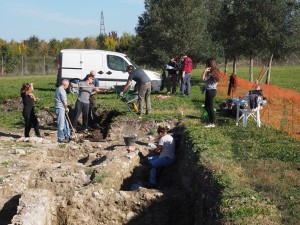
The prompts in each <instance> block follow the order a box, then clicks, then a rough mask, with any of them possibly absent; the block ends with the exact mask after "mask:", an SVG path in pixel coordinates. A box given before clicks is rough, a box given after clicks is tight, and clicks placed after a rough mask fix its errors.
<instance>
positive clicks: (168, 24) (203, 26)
mask: <svg viewBox="0 0 300 225" xmlns="http://www.w3.org/2000/svg"><path fill="white" fill-rule="evenodd" d="M209 4H211V3H210V1H208V0H202V1H199V0H189V1H186V0H178V1H176V2H174V1H172V0H145V9H146V11H145V12H144V13H143V14H142V15H141V16H140V17H139V20H138V25H137V27H136V32H137V35H138V36H139V43H138V46H137V47H138V52H139V55H140V59H139V61H140V62H141V63H145V64H151V65H152V66H159V65H162V64H163V63H164V62H165V61H166V60H168V58H169V57H168V56H169V55H170V54H175V55H178V54H179V53H180V52H182V51H185V52H187V53H188V54H189V55H190V56H192V58H193V60H194V61H199V60H201V59H204V58H206V57H207V55H208V54H211V51H213V50H214V46H213V44H212V42H211V41H210V37H209V36H208V32H207V19H208V17H207V16H208V14H209V13H208V11H207V8H206V6H207V5H209Z"/></svg>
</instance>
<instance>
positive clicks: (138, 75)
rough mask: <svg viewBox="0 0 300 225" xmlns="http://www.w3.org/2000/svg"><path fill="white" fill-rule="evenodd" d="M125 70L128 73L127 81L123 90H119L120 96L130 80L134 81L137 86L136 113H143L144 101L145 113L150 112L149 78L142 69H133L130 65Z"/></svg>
mask: <svg viewBox="0 0 300 225" xmlns="http://www.w3.org/2000/svg"><path fill="white" fill-rule="evenodd" d="M127 72H128V74H129V76H128V80H127V83H126V84H125V86H124V88H123V90H122V91H121V92H120V96H122V95H123V92H124V91H126V90H127V88H128V87H129V85H130V84H131V82H132V80H134V81H135V82H136V85H137V88H138V103H139V104H138V105H139V106H138V114H140V115H141V114H142V113H143V108H144V104H145V102H146V114H151V99H150V93H151V80H150V78H149V77H148V76H147V74H146V73H145V72H144V71H143V70H142V69H134V67H133V66H132V65H129V66H127Z"/></svg>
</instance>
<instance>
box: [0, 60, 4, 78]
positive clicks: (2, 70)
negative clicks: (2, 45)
mask: <svg viewBox="0 0 300 225" xmlns="http://www.w3.org/2000/svg"><path fill="white" fill-rule="evenodd" d="M3 72H4V69H3V56H2V59H1V75H2V76H3Z"/></svg>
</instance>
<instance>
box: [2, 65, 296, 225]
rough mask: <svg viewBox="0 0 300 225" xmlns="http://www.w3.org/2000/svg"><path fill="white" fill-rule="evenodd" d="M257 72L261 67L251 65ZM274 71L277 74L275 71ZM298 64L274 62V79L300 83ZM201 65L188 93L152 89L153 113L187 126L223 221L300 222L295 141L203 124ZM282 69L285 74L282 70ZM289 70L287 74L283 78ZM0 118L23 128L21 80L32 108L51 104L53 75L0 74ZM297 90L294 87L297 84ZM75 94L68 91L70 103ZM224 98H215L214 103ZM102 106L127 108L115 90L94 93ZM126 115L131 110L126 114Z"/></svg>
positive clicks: (222, 123)
mask: <svg viewBox="0 0 300 225" xmlns="http://www.w3.org/2000/svg"><path fill="white" fill-rule="evenodd" d="M254 71H255V74H259V71H260V68H256V69H255V70H254ZM275 71H278V74H277V73H275ZM296 71H300V67H298V68H297V67H288V68H278V69H276V68H273V73H274V75H273V79H274V82H273V84H276V83H278V84H280V85H281V86H283V87H287V88H289V87H293V86H294V85H297V87H299V86H300V83H299V82H300V79H299V76H300V73H298V72H296ZM201 73H202V70H196V71H195V72H194V73H193V82H192V83H193V86H192V90H191V96H190V97H188V98H182V97H179V96H174V97H172V98H169V99H158V98H155V96H157V95H158V94H162V93H157V94H153V95H152V105H153V115H151V116H148V117H149V118H150V117H151V118H156V119H158V120H163V119H168V118H174V117H177V118H179V119H180V121H181V123H182V124H184V126H185V127H186V134H187V137H188V140H187V141H188V142H189V145H190V146H191V147H192V149H193V150H194V151H195V153H197V154H198V155H199V164H201V165H203V166H204V167H206V168H208V169H209V170H210V171H212V172H213V174H214V179H215V180H216V181H217V182H218V183H219V184H220V185H221V186H222V187H223V188H224V189H223V193H222V201H221V205H220V212H221V213H222V215H220V218H222V221H223V222H224V223H226V222H228V224H230V223H232V224H289V225H290V224H299V221H300V174H299V170H300V142H299V141H296V140H295V139H293V138H291V137H290V136H288V135H287V134H286V133H283V132H280V131H277V130H274V129H272V128H271V127H269V126H266V125H264V126H262V127H261V128H259V129H258V128H257V127H256V125H255V124H254V123H253V122H251V121H250V122H249V123H248V124H247V129H245V128H243V127H242V126H238V127H237V126H235V121H234V119H233V118H229V117H221V116H219V115H217V127H216V128H215V129H207V128H204V125H205V122H204V121H203V120H202V119H201V115H202V113H203V111H204V109H203V108H202V104H203V100H204V95H201V94H200V91H199V87H200V86H199V85H198V80H199V77H200V74H201ZM242 74H244V75H245V77H246V78H247V76H248V75H246V74H247V68H244V69H242V68H241V69H238V76H240V77H242ZM286 74H287V75H286ZM287 76H288V78H289V79H285V78H286V77H287ZM1 79H2V82H1V83H2V88H1V90H2V91H1V93H0V101H1V103H2V107H1V109H0V110H1V111H0V113H1V116H0V121H1V125H2V128H4V129H10V128H19V129H23V127H22V126H23V123H22V122H23V118H22V115H21V109H20V108H17V107H15V106H14V104H13V103H14V101H9V100H11V99H14V100H17V99H20V98H19V89H20V87H21V84H22V83H23V82H33V83H34V84H35V90H34V93H35V95H36V96H37V97H39V98H40V102H39V103H38V104H37V109H38V110H40V109H44V108H49V109H50V110H53V94H54V90H55V87H54V84H55V81H56V79H55V76H23V77H2V78H1ZM298 91H299V90H298ZM76 97H77V96H76V95H72V94H69V95H68V100H69V103H70V104H71V105H72V106H74V104H75V101H76ZM222 101H223V99H220V98H217V99H216V103H215V105H216V106H217V105H218V104H219V103H220V102H222ZM98 103H99V104H100V106H101V109H102V110H104V109H107V110H109V109H116V110H119V111H121V112H124V113H126V111H127V109H126V106H125V105H124V104H120V100H119V99H117V96H116V94H115V93H110V94H105V95H104V94H103V95H98ZM128 116H132V115H130V114H128Z"/></svg>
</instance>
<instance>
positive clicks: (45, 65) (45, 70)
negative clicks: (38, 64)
mask: <svg viewBox="0 0 300 225" xmlns="http://www.w3.org/2000/svg"><path fill="white" fill-rule="evenodd" d="M44 75H46V56H45V55H44Z"/></svg>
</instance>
